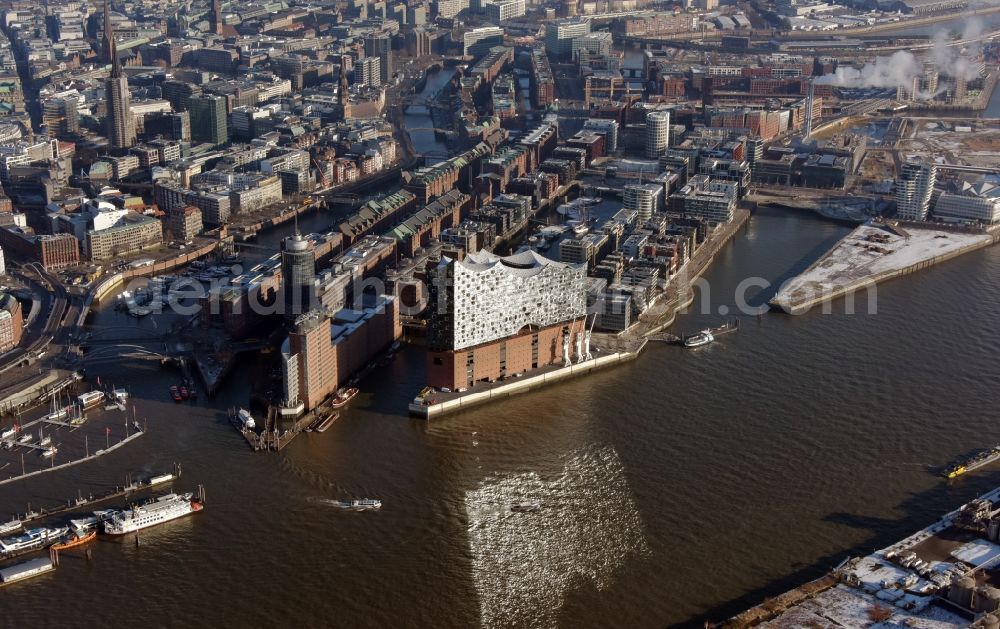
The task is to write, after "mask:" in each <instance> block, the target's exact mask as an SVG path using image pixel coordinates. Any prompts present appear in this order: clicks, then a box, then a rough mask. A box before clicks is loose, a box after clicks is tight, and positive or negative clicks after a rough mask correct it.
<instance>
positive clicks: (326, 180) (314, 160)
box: [312, 157, 330, 188]
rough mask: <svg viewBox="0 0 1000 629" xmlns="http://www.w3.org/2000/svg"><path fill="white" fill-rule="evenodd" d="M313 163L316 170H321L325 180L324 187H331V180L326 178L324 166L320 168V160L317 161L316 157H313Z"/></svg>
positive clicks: (321, 177)
mask: <svg viewBox="0 0 1000 629" xmlns="http://www.w3.org/2000/svg"><path fill="white" fill-rule="evenodd" d="M312 163H313V166H315V167H316V170H318V171H319V176H320V179H322V181H323V187H324V188H329V187H330V181H329V180H328V179H327V178H326V171H325V170H323V169H322V168H320V165H319V162H317V161H316V158H315V157H314V158H313V159H312Z"/></svg>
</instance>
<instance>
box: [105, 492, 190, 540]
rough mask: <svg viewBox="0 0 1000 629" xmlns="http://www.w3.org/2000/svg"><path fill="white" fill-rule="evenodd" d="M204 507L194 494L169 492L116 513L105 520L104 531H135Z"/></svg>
mask: <svg viewBox="0 0 1000 629" xmlns="http://www.w3.org/2000/svg"><path fill="white" fill-rule="evenodd" d="M203 508H204V507H203V506H202V504H201V503H200V502H198V501H197V500H193V499H192V494H190V493H188V494H180V495H178V494H167V495H165V496H160V497H159V498H156V499H155V500H151V501H150V502H147V503H146V504H144V505H140V506H137V507H133V508H131V509H126V510H125V511H119V512H117V513H115V514H114V515H113V516H111V518H109V519H108V520H106V521H105V522H104V532H105V533H107V534H108V535H125V534H127V533H134V532H135V531H139V530H142V529H145V528H149V527H151V526H156V525H157V524H163V523H164V522H169V521H170V520H176V519H177V518H182V517H184V516H186V515H188V514H190V513H195V512H197V511H201V510H202V509H203Z"/></svg>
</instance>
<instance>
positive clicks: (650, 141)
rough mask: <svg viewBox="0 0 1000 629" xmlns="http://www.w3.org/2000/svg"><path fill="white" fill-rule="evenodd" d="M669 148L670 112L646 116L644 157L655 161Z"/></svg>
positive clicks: (653, 112) (650, 113)
mask: <svg viewBox="0 0 1000 629" xmlns="http://www.w3.org/2000/svg"><path fill="white" fill-rule="evenodd" d="M669 147H670V112H669V111H651V112H649V113H648V114H646V157H649V158H651V159H657V158H658V157H660V156H661V155H663V154H664V153H666V152H667V149H668V148H669Z"/></svg>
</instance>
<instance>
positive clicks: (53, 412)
mask: <svg viewBox="0 0 1000 629" xmlns="http://www.w3.org/2000/svg"><path fill="white" fill-rule="evenodd" d="M66 415H67V413H66V407H65V406H59V404H58V402H57V401H56V392H55V391H53V392H52V403H51V406H50V410H49V414H48V415H46V416H45V419H47V420H49V421H56V422H57V421H61V420H63V419H66Z"/></svg>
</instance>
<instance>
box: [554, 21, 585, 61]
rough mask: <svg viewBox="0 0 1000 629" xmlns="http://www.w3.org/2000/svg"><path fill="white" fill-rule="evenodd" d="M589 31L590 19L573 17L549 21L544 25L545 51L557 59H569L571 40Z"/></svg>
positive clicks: (571, 46) (571, 48)
mask: <svg viewBox="0 0 1000 629" xmlns="http://www.w3.org/2000/svg"><path fill="white" fill-rule="evenodd" d="M589 32H590V19H589V18H586V17H573V18H567V19H564V20H557V21H555V22H550V23H549V24H546V26H545V52H547V53H549V55H550V56H552V57H556V58H558V59H563V60H565V59H569V58H570V56H571V55H572V53H573V40H574V39H576V38H577V37H583V36H584V35H586V34H588V33H589Z"/></svg>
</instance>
